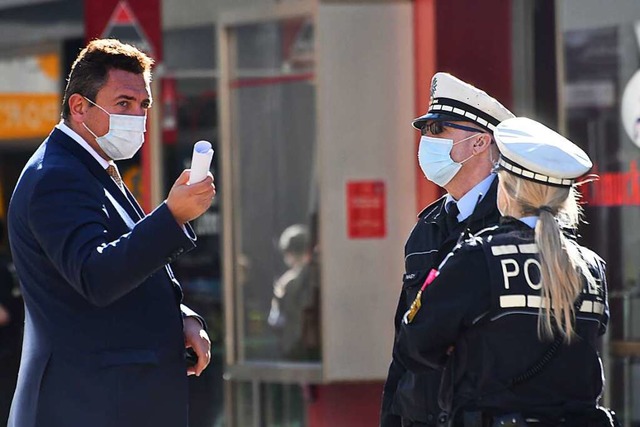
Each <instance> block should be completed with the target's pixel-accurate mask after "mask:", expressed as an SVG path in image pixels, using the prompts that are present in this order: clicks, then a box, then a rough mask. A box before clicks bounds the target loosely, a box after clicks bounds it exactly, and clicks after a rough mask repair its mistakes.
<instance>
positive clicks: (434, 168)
mask: <svg viewBox="0 0 640 427" xmlns="http://www.w3.org/2000/svg"><path fill="white" fill-rule="evenodd" d="M477 135H478V134H474V135H471V136H468V137H466V138H464V139H461V140H460V141H458V142H455V143H454V142H453V139H447V138H434V137H431V136H424V135H423V136H422V137H421V138H420V146H419V147H418V163H420V168H421V169H422V172H423V173H424V176H426V177H427V179H428V180H429V181H431V182H433V183H434V184H437V185H439V186H440V187H444V186H445V185H447V184H448V183H449V182H450V181H451V180H452V179H453V177H454V176H456V174H457V173H458V171H459V170H460V168H462V165H463V163H464V162H466V161H467V160H469V159H470V158H472V157H473V156H474V155H473V154H472V155H471V156H469V157H467V158H466V159H464V160H463V161H461V162H456V161H454V160H453V159H452V158H451V150H452V149H453V146H454V145H458V144H460V143H462V142H464V141H467V140H469V139H471V138H473V137H474V136H477Z"/></svg>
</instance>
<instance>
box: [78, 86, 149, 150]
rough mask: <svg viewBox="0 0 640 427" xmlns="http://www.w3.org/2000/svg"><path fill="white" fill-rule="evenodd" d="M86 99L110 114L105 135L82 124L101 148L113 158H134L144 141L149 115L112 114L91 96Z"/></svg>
mask: <svg viewBox="0 0 640 427" xmlns="http://www.w3.org/2000/svg"><path fill="white" fill-rule="evenodd" d="M84 99H86V100H87V101H89V102H90V103H92V104H93V105H95V106H96V107H98V108H99V109H101V110H102V111H104V112H105V113H106V114H108V115H109V131H108V132H107V133H106V134H105V135H103V136H97V135H96V134H95V133H93V131H92V130H91V129H89V128H88V127H87V125H85V124H84V123H82V126H84V127H85V129H87V130H88V131H89V132H90V133H91V135H93V136H94V138H95V139H96V142H97V143H98V145H99V146H100V148H102V150H103V151H104V152H105V154H106V155H107V156H109V157H110V158H111V159H112V160H125V159H130V158H132V157H133V156H134V155H135V154H136V153H137V152H138V150H139V149H140V147H142V143H143V142H144V133H145V132H146V129H147V127H146V124H147V117H146V116H129V115H124V114H111V113H109V112H108V111H107V110H105V109H104V108H102V107H101V106H99V105H98V104H96V103H95V102H93V101H92V100H90V99H89V98H86V97H85V98H84Z"/></svg>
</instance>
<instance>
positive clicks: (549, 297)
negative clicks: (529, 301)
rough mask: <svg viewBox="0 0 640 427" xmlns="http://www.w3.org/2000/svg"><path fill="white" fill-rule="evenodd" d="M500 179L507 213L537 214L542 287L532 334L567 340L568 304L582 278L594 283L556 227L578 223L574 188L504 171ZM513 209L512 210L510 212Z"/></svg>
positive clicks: (575, 250) (570, 317)
mask: <svg viewBox="0 0 640 427" xmlns="http://www.w3.org/2000/svg"><path fill="white" fill-rule="evenodd" d="M500 184H501V186H502V190H504V191H505V193H506V195H507V197H508V199H510V200H509V205H510V206H511V211H512V212H509V214H512V215H514V216H518V217H523V216H530V215H538V217H539V219H538V223H537V224H536V228H535V242H536V245H537V246H538V251H539V259H540V268H541V277H540V281H541V286H542V287H541V290H540V293H541V297H542V304H541V306H540V316H539V318H538V335H539V336H540V337H541V338H543V337H544V338H552V337H554V336H555V334H556V333H560V334H561V335H562V336H563V337H564V339H565V341H567V342H570V341H571V339H572V338H573V336H574V320H575V307H574V304H575V302H576V300H577V299H578V296H579V295H580V293H581V292H582V289H583V284H584V280H585V279H586V280H587V281H588V283H589V285H590V286H593V287H595V286H596V281H595V279H594V277H593V275H592V274H591V272H590V271H589V267H588V265H587V263H586V262H585V260H584V259H583V257H582V255H581V254H580V250H579V247H578V244H577V243H575V242H574V241H573V240H571V239H569V238H568V237H566V236H565V234H564V232H563V231H562V228H565V229H574V228H576V227H577V225H578V221H579V218H580V207H579V206H578V203H577V200H578V193H577V191H576V190H575V188H573V187H571V188H566V187H553V186H549V185H544V184H539V183H536V182H532V181H528V180H524V179H521V178H518V177H516V176H514V175H511V174H509V173H507V172H505V171H502V172H500ZM514 205H515V206H514ZM514 209H516V210H518V212H513V210H514ZM561 227H562V228H561Z"/></svg>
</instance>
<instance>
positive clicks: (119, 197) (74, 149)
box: [49, 128, 144, 222]
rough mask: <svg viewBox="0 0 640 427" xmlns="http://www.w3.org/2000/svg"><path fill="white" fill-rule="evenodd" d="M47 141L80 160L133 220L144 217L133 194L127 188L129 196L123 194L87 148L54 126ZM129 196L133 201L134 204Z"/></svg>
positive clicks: (136, 220)
mask: <svg viewBox="0 0 640 427" xmlns="http://www.w3.org/2000/svg"><path fill="white" fill-rule="evenodd" d="M49 141H50V142H53V143H55V144H60V145H61V146H62V147H64V148H65V149H66V150H68V151H69V152H70V153H71V154H72V155H74V156H75V157H77V158H78V159H79V160H80V161H82V163H83V164H84V165H85V166H86V167H87V169H89V171H90V172H91V173H92V174H93V176H95V177H96V178H97V179H98V181H100V183H101V184H102V185H103V186H104V188H105V189H106V190H107V191H108V192H109V194H111V196H112V197H113V198H114V199H115V200H116V201H117V202H118V203H119V204H120V206H122V207H123V208H124V210H125V211H126V212H127V214H129V216H130V217H131V219H132V220H133V221H134V222H138V221H139V220H140V219H142V218H143V217H144V213H143V212H142V209H140V207H139V206H136V205H137V202H135V199H134V198H133V196H131V195H130V193H129V190H126V192H127V194H128V195H129V196H125V194H124V193H123V192H122V190H120V187H118V185H117V184H116V183H115V182H114V181H113V179H111V177H110V176H109V174H107V171H106V170H104V169H102V166H100V163H98V162H97V161H96V159H94V158H93V156H92V155H91V154H89V152H88V151H87V150H85V149H84V148H83V147H81V146H80V144H78V143H77V142H76V141H74V140H73V139H72V138H71V137H70V136H68V135H67V134H66V133H64V132H62V131H61V130H60V129H57V128H56V129H54V131H53V132H52V133H51V136H50V137H49ZM129 197H130V198H131V199H132V200H133V201H134V202H135V205H134V203H133V202H132V201H131V200H130V199H129Z"/></svg>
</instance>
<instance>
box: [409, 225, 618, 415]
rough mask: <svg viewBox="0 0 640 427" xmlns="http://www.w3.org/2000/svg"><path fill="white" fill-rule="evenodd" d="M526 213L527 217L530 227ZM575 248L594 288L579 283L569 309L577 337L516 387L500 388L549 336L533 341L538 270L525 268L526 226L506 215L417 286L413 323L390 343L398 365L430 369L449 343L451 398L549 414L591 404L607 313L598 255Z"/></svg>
mask: <svg viewBox="0 0 640 427" xmlns="http://www.w3.org/2000/svg"><path fill="white" fill-rule="evenodd" d="M534 219H535V218H528V219H527V222H529V223H533V225H535V221H534ZM489 236H491V238H489ZM488 241H493V242H494V243H496V242H499V245H497V246H493V245H492V244H491V243H488ZM581 251H583V253H584V254H585V260H586V261H587V262H588V264H589V265H590V266H591V267H592V268H593V270H594V272H595V273H596V274H597V276H596V279H597V280H598V281H599V283H600V284H601V287H600V288H599V289H597V290H595V289H588V288H587V286H586V285H585V292H583V297H584V301H583V303H582V304H581V307H580V310H579V311H578V312H577V313H576V315H577V321H576V331H577V333H578V335H579V337H578V338H577V339H576V340H575V341H573V342H572V344H571V345H565V344H562V345H561V347H560V349H559V350H558V352H557V354H556V355H555V357H554V358H553V359H552V361H551V362H549V363H548V365H547V366H545V367H544V368H543V369H542V371H541V372H540V373H539V374H538V375H536V376H535V377H533V378H531V379H529V380H528V381H526V382H524V383H522V384H521V385H519V386H518V387H519V388H518V389H517V390H515V389H514V391H513V392H511V391H510V390H509V389H508V387H506V385H507V384H508V383H509V381H510V380H512V379H513V377H514V376H517V375H519V374H522V373H523V372H524V371H526V370H527V368H529V367H530V366H531V365H533V364H534V363H535V362H536V361H537V360H538V358H539V357H540V356H541V355H543V354H544V353H545V351H546V350H547V349H548V347H549V345H550V341H549V340H546V341H541V340H540V339H538V333H537V321H538V310H539V306H540V297H539V287H538V283H539V270H538V273H537V274H538V276H536V269H535V266H534V265H533V263H534V262H535V261H534V260H535V259H536V256H535V255H534V254H535V243H534V231H533V229H532V228H531V227H530V226H528V225H527V224H525V223H524V222H522V221H519V220H516V219H513V218H505V219H504V220H503V222H502V223H501V225H500V226H499V227H495V229H493V230H490V231H488V232H486V233H483V234H482V238H481V239H478V238H475V239H472V240H471V241H469V242H467V243H465V245H464V246H463V247H462V248H461V249H460V250H459V251H458V252H457V253H456V254H455V255H454V256H453V257H451V258H450V259H449V261H447V263H446V264H445V265H444V266H443V268H442V270H441V271H440V275H439V276H438V278H437V279H436V280H435V281H434V282H433V283H432V284H431V285H429V286H428V287H427V289H426V291H425V292H424V293H423V296H422V307H421V308H420V310H419V311H418V313H417V314H416V316H415V318H414V320H413V322H412V323H409V324H404V323H403V324H402V326H401V331H400V334H399V338H398V344H397V345H398V346H399V347H400V348H401V351H399V352H398V354H399V355H401V356H402V359H401V362H402V363H403V365H404V366H406V367H407V368H408V369H409V370H411V371H413V372H418V373H419V372H423V371H425V370H429V369H433V368H440V367H442V366H443V365H444V364H445V363H446V362H447V359H448V352H449V351H450V348H451V347H452V346H455V350H454V352H453V356H452V357H454V358H455V363H454V366H456V371H457V373H458V375H463V377H462V378H461V379H460V380H459V382H458V384H457V385H456V398H455V401H456V402H457V404H464V402H467V404H469V405H474V406H475V408H478V407H479V408H481V409H486V408H487V407H488V408H490V409H491V410H496V408H500V407H503V408H506V409H508V410H511V411H518V410H521V411H523V412H527V411H528V412H535V413H536V414H539V413H549V412H553V411H557V412H558V413H554V414H552V415H561V414H562V413H563V412H566V411H569V410H570V409H567V408H574V407H575V408H577V407H584V406H594V405H595V403H596V401H597V399H598V397H599V395H600V393H601V391H602V370H601V365H600V360H599V356H598V354H597V351H596V350H595V347H596V341H597V338H598V336H599V335H600V334H602V333H604V331H605V329H606V323H607V320H608V307H607V303H606V283H605V281H604V270H603V268H604V267H603V265H602V261H601V260H600V259H599V257H597V255H595V254H593V253H592V252H590V251H588V250H586V249H584V248H582V249H581ZM487 254H488V255H487ZM585 282H586V281H585ZM536 301H537V302H538V303H537V304H536ZM463 373H464V374H463ZM480 396H482V398H481V399H478V397H480ZM566 396H571V399H570V400H569V401H567V400H566Z"/></svg>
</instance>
